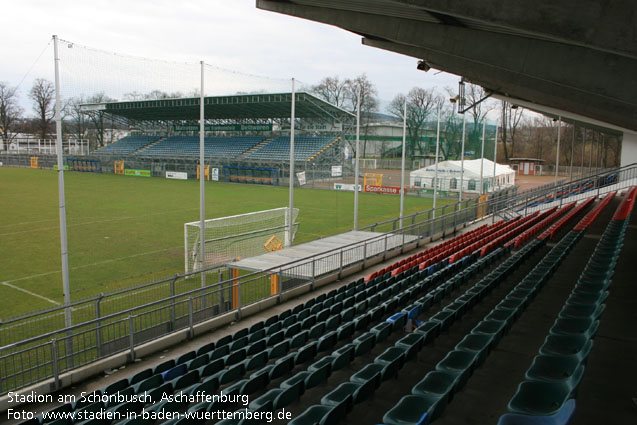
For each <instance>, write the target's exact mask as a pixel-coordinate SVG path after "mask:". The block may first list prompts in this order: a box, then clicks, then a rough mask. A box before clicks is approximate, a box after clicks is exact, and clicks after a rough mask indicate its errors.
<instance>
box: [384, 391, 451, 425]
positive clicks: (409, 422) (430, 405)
mask: <svg viewBox="0 0 637 425" xmlns="http://www.w3.org/2000/svg"><path fill="white" fill-rule="evenodd" d="M439 402H440V398H438V397H436V396H422V395H407V396H404V397H403V398H401V399H400V400H399V401H398V403H396V405H395V406H394V407H392V408H391V409H390V410H388V411H387V413H385V415H384V416H383V423H384V424H386V425H427V424H428V423H429V422H430V421H432V420H433V419H435V417H436V412H437V411H438V409H437V406H438V404H439Z"/></svg>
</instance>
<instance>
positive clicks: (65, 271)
mask: <svg viewBox="0 0 637 425" xmlns="http://www.w3.org/2000/svg"><path fill="white" fill-rule="evenodd" d="M53 53H54V56H55V57H54V65H55V137H56V145H55V151H56V153H57V165H58V195H59V204H60V248H61V251H62V287H63V292H64V304H66V305H69V304H70V303H71V290H70V285H69V252H68V243H67V235H66V196H65V193H64V151H63V149H62V120H61V107H62V99H61V96H60V57H59V55H58V36H57V35H54V36H53ZM64 323H65V325H66V326H67V327H69V326H71V325H72V324H73V323H72V319H71V308H70V307H67V308H66V309H65V310H64ZM71 357H72V356H71Z"/></svg>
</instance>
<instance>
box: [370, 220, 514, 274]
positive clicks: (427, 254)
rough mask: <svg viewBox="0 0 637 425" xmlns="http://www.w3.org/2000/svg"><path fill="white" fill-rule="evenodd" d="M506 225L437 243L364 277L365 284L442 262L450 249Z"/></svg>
mask: <svg viewBox="0 0 637 425" xmlns="http://www.w3.org/2000/svg"><path fill="white" fill-rule="evenodd" d="M507 223H510V221H509V222H506V221H500V222H497V223H495V224H492V225H489V224H483V225H482V226H480V227H477V228H475V229H473V230H471V231H469V232H466V233H463V234H462V235H458V236H455V237H453V238H451V239H448V240H446V241H443V242H441V243H439V244H438V245H436V246H434V247H431V248H429V249H426V250H424V251H421V252H419V253H417V254H414V255H412V256H410V257H408V258H405V259H403V260H401V261H398V262H396V263H394V264H391V265H389V266H387V267H385V268H382V269H380V270H377V271H375V272H373V273H371V274H369V275H367V276H366V277H365V282H369V281H370V280H372V279H374V278H376V277H378V276H383V275H385V273H389V272H391V273H392V276H395V275H397V274H399V273H402V272H403V271H405V270H408V269H410V268H412V267H415V266H416V265H418V264H422V263H427V264H429V265H431V264H433V263H434V262H438V261H442V260H443V259H444V258H447V257H448V256H449V255H447V256H443V255H445V253H446V252H448V251H449V250H450V248H452V249H455V250H457V249H460V248H458V247H459V246H462V245H465V244H467V243H469V242H468V241H470V242H471V243H472V242H473V241H474V240H476V239H479V238H481V237H482V236H483V235H484V234H486V233H489V232H492V231H495V230H496V229H498V228H500V227H502V226H503V225H505V224H507ZM440 257H442V258H440ZM436 260H437V261H436Z"/></svg>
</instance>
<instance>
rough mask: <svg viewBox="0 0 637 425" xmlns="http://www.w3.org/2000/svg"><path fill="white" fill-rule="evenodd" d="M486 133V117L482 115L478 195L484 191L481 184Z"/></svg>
mask: <svg viewBox="0 0 637 425" xmlns="http://www.w3.org/2000/svg"><path fill="white" fill-rule="evenodd" d="M486 133H487V117H484V124H482V151H481V153H480V195H482V194H483V193H484V185H483V184H482V180H483V178H484V177H483V174H484V138H485V137H486Z"/></svg>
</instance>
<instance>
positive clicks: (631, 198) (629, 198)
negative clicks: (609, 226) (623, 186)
mask: <svg viewBox="0 0 637 425" xmlns="http://www.w3.org/2000/svg"><path fill="white" fill-rule="evenodd" d="M635 195H637V186H633V187H632V188H631V189H630V190H629V191H628V193H627V194H626V196H625V197H624V199H623V200H622V202H621V204H619V207H618V208H617V211H615V214H614V215H613V220H620V221H621V220H626V218H628V215H629V214H630V213H631V211H632V210H633V207H634V206H635Z"/></svg>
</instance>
